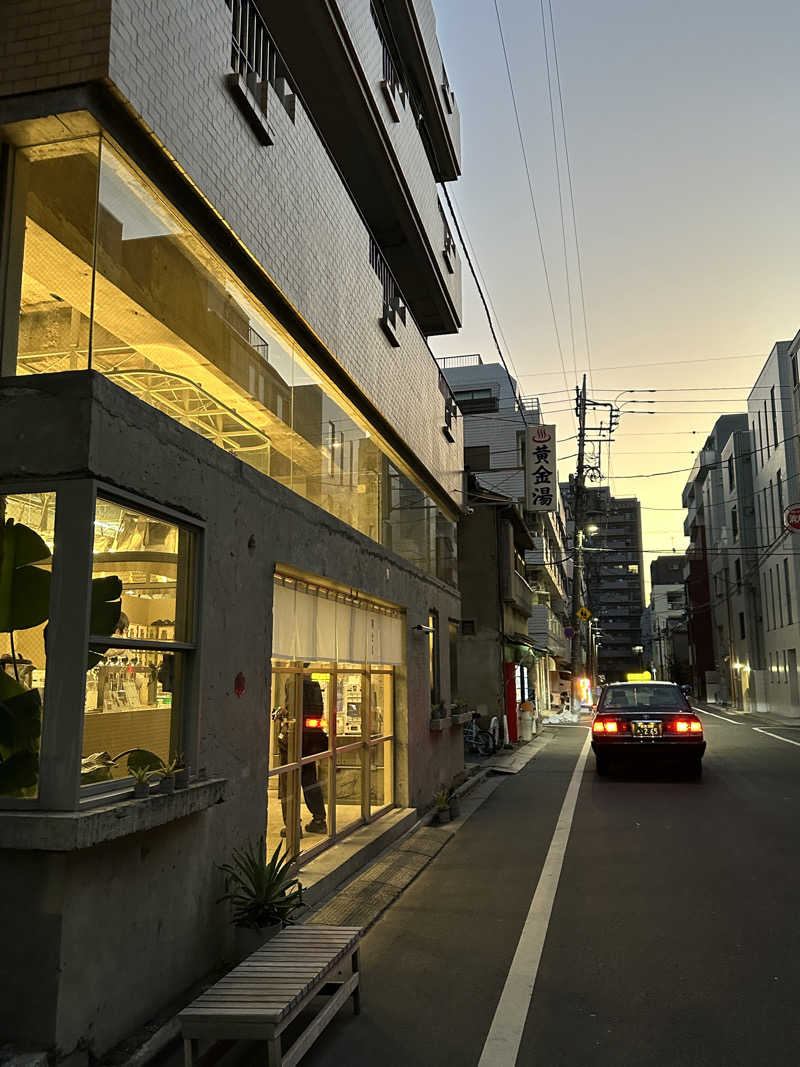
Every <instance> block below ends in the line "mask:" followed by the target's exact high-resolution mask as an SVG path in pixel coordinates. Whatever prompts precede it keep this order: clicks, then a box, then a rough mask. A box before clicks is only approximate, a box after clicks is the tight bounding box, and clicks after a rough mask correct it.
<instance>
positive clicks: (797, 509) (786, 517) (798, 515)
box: [783, 504, 800, 533]
mask: <svg viewBox="0 0 800 1067" xmlns="http://www.w3.org/2000/svg"><path fill="white" fill-rule="evenodd" d="M783 521H784V524H785V526H786V529H787V530H791V531H792V533H800V504H790V505H789V506H788V508H786V509H785V511H784V513H783Z"/></svg>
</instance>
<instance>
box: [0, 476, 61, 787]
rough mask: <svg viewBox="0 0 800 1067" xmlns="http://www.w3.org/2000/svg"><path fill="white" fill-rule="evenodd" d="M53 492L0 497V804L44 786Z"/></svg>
mask: <svg viewBox="0 0 800 1067" xmlns="http://www.w3.org/2000/svg"><path fill="white" fill-rule="evenodd" d="M55 512H56V497H55V493H44V492H43V493H27V494H15V495H9V496H0V797H17V798H26V797H27V798H35V797H36V796H38V787H39V750H40V745H41V733H42V716H43V708H44V684H45V675H46V672H47V650H46V646H45V638H44V634H45V627H46V624H47V620H48V618H49V615H50V564H51V552H52V550H53V543H54V530H55Z"/></svg>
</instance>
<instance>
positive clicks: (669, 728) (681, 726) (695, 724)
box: [664, 716, 703, 734]
mask: <svg viewBox="0 0 800 1067" xmlns="http://www.w3.org/2000/svg"><path fill="white" fill-rule="evenodd" d="M664 725H665V729H666V732H667V733H674V734H701V733H702V732H703V724H702V723H701V722H700V720H699V719H698V718H696V717H695V716H692V717H691V718H689V717H688V716H681V717H680V718H679V719H671V720H669V721H668V722H666V723H665V724H664Z"/></svg>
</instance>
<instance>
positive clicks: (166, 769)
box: [156, 756, 180, 793]
mask: <svg viewBox="0 0 800 1067" xmlns="http://www.w3.org/2000/svg"><path fill="white" fill-rule="evenodd" d="M179 770H180V757H178V756H175V757H174V758H173V759H171V760H170V761H169V763H162V765H161V766H160V767H159V768H158V769H157V771H156V773H157V774H158V775H159V776H160V778H161V781H160V782H159V786H158V791H159V793H174V792H175V779H176V776H177V774H178V771H179Z"/></svg>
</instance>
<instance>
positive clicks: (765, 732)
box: [753, 726, 800, 746]
mask: <svg viewBox="0 0 800 1067" xmlns="http://www.w3.org/2000/svg"><path fill="white" fill-rule="evenodd" d="M753 729H754V730H755V732H756V733H757V734H766V735H767V737H774V738H775V740H776V741H785V742H786V744H787V745H798V746H800V741H792V740H791V738H789V737H781V736H780V734H771V733H770V732H769V730H764V729H762V727H760V726H754V727H753Z"/></svg>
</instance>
